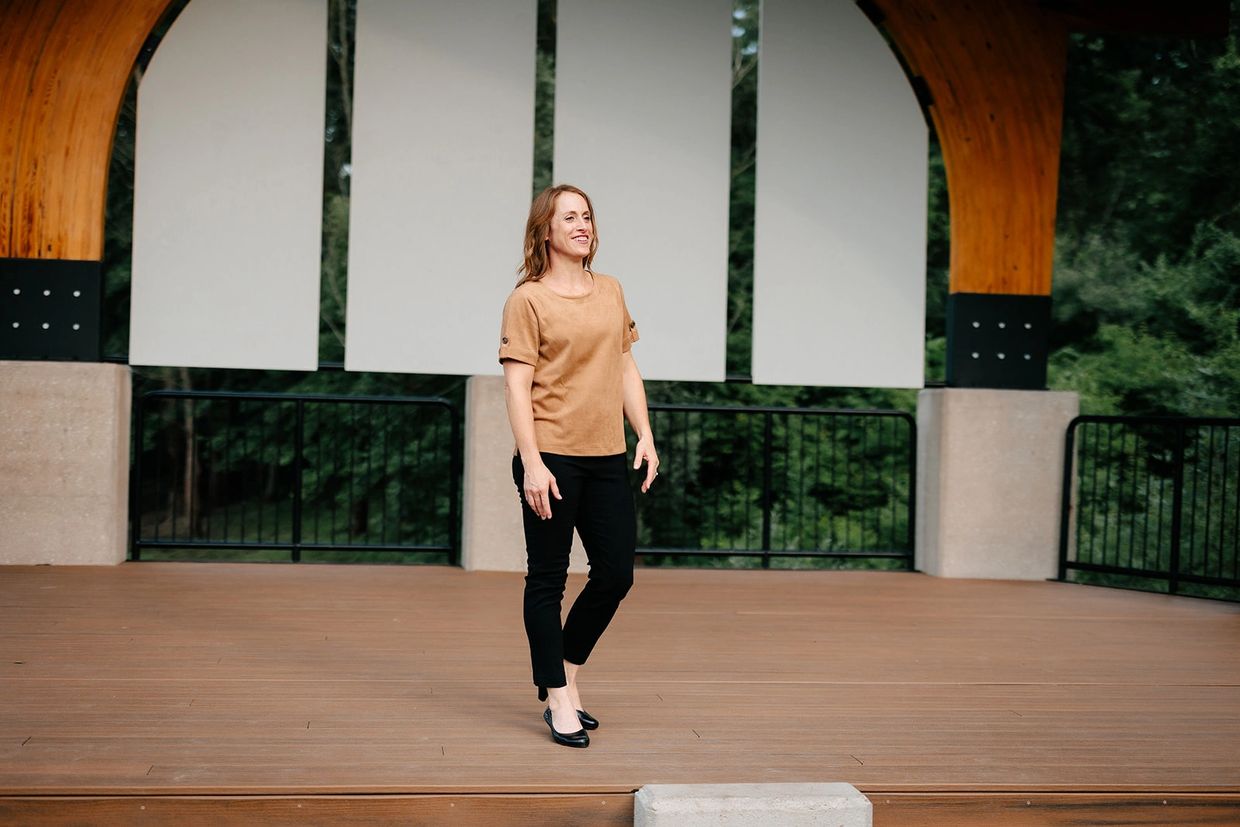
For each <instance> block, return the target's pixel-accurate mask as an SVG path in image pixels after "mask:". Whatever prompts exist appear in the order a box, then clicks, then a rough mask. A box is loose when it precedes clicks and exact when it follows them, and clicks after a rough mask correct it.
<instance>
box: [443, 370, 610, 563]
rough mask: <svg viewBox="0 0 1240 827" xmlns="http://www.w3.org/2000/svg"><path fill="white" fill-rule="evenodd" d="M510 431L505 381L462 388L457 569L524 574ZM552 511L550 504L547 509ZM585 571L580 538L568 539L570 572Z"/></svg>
mask: <svg viewBox="0 0 1240 827" xmlns="http://www.w3.org/2000/svg"><path fill="white" fill-rule="evenodd" d="M512 449H513V439H512V427H511V426H510V425H509V424H508V409H507V407H506V406H505V404H504V377H502V376H471V377H469V379H468V380H467V381H466V383H465V469H464V471H465V481H464V494H465V497H464V501H465V504H464V509H463V511H462V514H461V519H462V525H461V566H462V567H464V568H465V569H467V570H470V571H525V535H524V534H523V532H522V529H521V501H520V499H518V494H517V489H516V486H514V485H513V483H512ZM551 507H552V508H553V509H554V508H555V504H554V502H553V503H552V506H551ZM585 570H586V556H585V550H584V549H583V548H582V547H581V539H580V538H578V537H575V536H574V538H573V551H572V556H571V557H570V558H569V571H572V572H583V571H585Z"/></svg>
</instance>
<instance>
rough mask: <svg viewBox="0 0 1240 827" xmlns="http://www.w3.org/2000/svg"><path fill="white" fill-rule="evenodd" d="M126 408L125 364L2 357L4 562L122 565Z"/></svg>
mask: <svg viewBox="0 0 1240 827" xmlns="http://www.w3.org/2000/svg"><path fill="white" fill-rule="evenodd" d="M129 407H130V374H129V366H128V365H109V364H99V363H94V362H12V361H0V563H3V564H20V565H36V564H42V563H58V564H72V565H97V564H114V563H120V562H122V561H124V559H125V557H126V552H127V539H128V529H129V514H128V509H129Z"/></svg>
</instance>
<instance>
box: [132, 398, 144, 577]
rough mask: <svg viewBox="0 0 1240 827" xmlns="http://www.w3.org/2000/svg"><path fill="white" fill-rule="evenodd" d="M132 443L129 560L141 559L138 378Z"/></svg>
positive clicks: (141, 415) (140, 431) (140, 422)
mask: <svg viewBox="0 0 1240 827" xmlns="http://www.w3.org/2000/svg"><path fill="white" fill-rule="evenodd" d="M134 384H135V387H134V394H133V396H134V403H133V409H134V412H135V416H134V443H133V446H132V447H133V472H132V473H131V474H130V476H129V484H130V489H129V533H130V537H129V551H130V559H132V560H141V559H142V546H141V545H140V542H141V540H142V501H141V497H142V440H143V439H144V438H145V436H144V433H145V429H144V428H143V427H142V417H143V412H142V407H143V402H144V401H145V400H144V399H143V396H142V391H141V385H142V380H141V378H140V377H139V378H138V379H137V381H136V382H135V383H134Z"/></svg>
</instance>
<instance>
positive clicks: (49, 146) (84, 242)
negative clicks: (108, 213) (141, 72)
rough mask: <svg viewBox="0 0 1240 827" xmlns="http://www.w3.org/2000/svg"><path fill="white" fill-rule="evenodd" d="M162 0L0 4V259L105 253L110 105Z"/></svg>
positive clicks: (13, 0)
mask: <svg viewBox="0 0 1240 827" xmlns="http://www.w3.org/2000/svg"><path fill="white" fill-rule="evenodd" d="M170 3H171V0H127V1H126V2H124V3H117V2H115V0H9V2H6V3H3V4H0V55H3V56H4V60H3V65H4V69H3V75H0V257H8V258H48V259H88V260H94V261H98V260H99V259H101V258H102V257H103V216H104V208H105V205H106V199H107V175H108V166H109V163H110V160H111V155H112V138H113V135H114V134H115V132H116V117H117V113H118V111H119V109H120V104H121V100H122V98H123V97H124V94H125V85H126V83H128V81H129V73H130V71H131V70H132V69H133V64H134V60H135V59H136V58H137V56H138V51H139V50H140V49H141V48H142V44H143V43H144V42H145V41H146V38H147V37H148V35H149V34H150V33H151V30H152V29H153V28H155V24H156V23H157V22H158V21H159V19H160V17H161V16H162V15H163V13H164V11H165V10H166V9H167V8H168V6H169V5H170Z"/></svg>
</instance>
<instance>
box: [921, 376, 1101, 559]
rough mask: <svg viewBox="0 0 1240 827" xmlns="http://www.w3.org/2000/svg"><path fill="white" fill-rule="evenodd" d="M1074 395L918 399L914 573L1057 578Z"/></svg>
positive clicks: (976, 392)
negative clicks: (1065, 453)
mask: <svg viewBox="0 0 1240 827" xmlns="http://www.w3.org/2000/svg"><path fill="white" fill-rule="evenodd" d="M1079 411H1080V397H1079V396H1078V395H1077V394H1075V393H1070V392H1059V391H1016V390H986V389H975V388H933V389H928V390H923V391H922V392H921V393H920V394H919V395H918V397H917V544H916V561H917V568H919V569H920V570H921V571H923V572H925V573H927V574H933V575H937V576H940V577H976V578H990V579H1003V580H1044V579H1047V578H1053V577H1055V576H1056V574H1057V570H1058V559H1059V518H1060V504H1061V498H1062V496H1063V450H1064V437H1065V434H1066V432H1067V428H1068V423H1069V422H1070V421H1071V420H1072V418H1073V417H1075V416H1076V415H1077V413H1078V412H1079Z"/></svg>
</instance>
